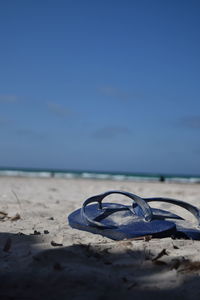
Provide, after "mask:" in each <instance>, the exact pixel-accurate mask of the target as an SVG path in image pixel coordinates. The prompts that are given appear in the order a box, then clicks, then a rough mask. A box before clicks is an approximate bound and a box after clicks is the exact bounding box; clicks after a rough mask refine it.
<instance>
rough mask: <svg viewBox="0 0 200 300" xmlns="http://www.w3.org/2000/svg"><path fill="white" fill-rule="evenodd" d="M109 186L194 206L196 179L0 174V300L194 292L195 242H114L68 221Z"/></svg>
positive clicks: (199, 201)
mask: <svg viewBox="0 0 200 300" xmlns="http://www.w3.org/2000/svg"><path fill="white" fill-rule="evenodd" d="M111 189H112V190H113V189H120V190H125V191H130V192H133V193H135V194H138V195H139V196H142V197H151V196H157V197H158V196H163V197H164V196H165V197H171V198H177V199H180V200H184V201H187V202H190V203H192V204H194V205H196V206H200V185H198V184H174V183H141V182H137V183H135V182H124V181H123V182H120V181H117V182H116V181H103V180H81V179H80V180H79V179H76V180H74V179H73V180H72V179H54V178H52V179H38V178H11V177H10V178H9V177H7V178H4V177H0V211H1V212H4V213H7V215H3V214H2V213H0V218H1V219H0V226H1V233H0V262H1V263H0V299H1V300H3V299H10V300H11V299H12V300H14V299H16V300H21V299H22V300H23V299H26V300H29V299H46V298H47V299H99V300H100V299H102V300H103V299H122V298H123V299H149V297H152V299H161V297H162V298H163V299H169V297H171V299H200V288H199V286H200V285H199V284H200V278H199V274H200V242H198V241H190V240H173V239H171V238H164V239H152V240H150V241H145V240H137V241H136V240H133V241H129V240H126V241H120V242H117V241H112V240H110V239H108V238H104V237H102V236H100V235H94V234H91V233H88V232H83V231H78V230H75V229H71V228H70V227H69V226H68V224H67V215H68V214H69V213H70V212H72V211H73V210H75V209H77V208H79V207H80V206H81V204H82V202H83V201H84V200H85V199H86V198H87V197H90V196H92V195H95V194H98V193H101V192H105V191H107V190H111ZM112 199H116V196H114V197H113V198H112ZM117 199H120V200H121V201H123V199H124V197H118V198H117ZM160 207H162V208H165V209H166V208H167V209H168V208H170V209H171V206H170V205H169V204H161V205H160ZM173 208H174V207H173ZM173 211H174V212H178V213H180V214H181V215H182V216H184V217H187V218H188V219H190V220H192V221H193V218H192V215H191V214H190V213H187V212H186V211H184V210H183V209H180V208H174V209H173ZM16 213H18V214H19V215H20V217H21V218H20V219H19V220H12V219H11V217H15V215H16ZM14 219H15V218H14ZM34 231H35V234H34ZM37 233H38V234H37ZM59 244H60V246H56V245H59ZM159 254H160V256H161V257H160V258H159V257H158V255H159Z"/></svg>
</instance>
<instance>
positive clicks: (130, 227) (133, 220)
mask: <svg viewBox="0 0 200 300" xmlns="http://www.w3.org/2000/svg"><path fill="white" fill-rule="evenodd" d="M111 194H121V195H124V196H127V197H129V198H130V199H131V200H132V205H130V206H128V205H122V204H118V203H102V201H103V199H104V198H105V197H106V196H109V195H111ZM152 201H157V202H166V203H170V204H174V205H178V206H180V207H182V208H185V209H186V210H188V211H189V212H191V213H192V215H193V216H194V217H195V219H196V221H197V225H196V226H195V225H193V224H192V223H190V222H188V221H186V220H184V219H183V218H181V217H180V216H178V215H176V214H173V213H171V212H169V211H166V210H162V209H156V208H151V207H150V206H149V204H148V203H149V202H152ZM94 203H95V204H94ZM68 221H69V225H70V226H71V227H73V228H76V229H79V230H84V231H89V232H92V233H96V234H101V235H102V236H106V237H108V238H110V239H113V240H123V239H130V238H136V237H142V236H146V235H151V236H152V237H155V238H162V237H169V236H173V237H175V238H186V239H193V240H200V227H199V225H200V210H199V209H198V208H197V207H195V206H193V205H191V204H189V203H186V202H183V201H180V200H175V199H171V198H141V197H139V196H137V195H134V194H132V193H129V192H124V191H108V192H105V193H103V194H99V195H96V196H93V197H90V198H88V199H87V200H86V201H85V202H84V203H83V206H82V208H80V209H78V210H76V211H74V212H72V213H71V214H70V215H69V216H68Z"/></svg>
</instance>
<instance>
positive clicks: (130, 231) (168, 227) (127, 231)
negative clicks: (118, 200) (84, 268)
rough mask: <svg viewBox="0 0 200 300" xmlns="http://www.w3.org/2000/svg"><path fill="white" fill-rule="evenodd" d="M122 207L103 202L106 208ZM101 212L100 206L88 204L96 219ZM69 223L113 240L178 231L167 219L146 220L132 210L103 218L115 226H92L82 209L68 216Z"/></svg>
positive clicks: (103, 221) (91, 214)
mask: <svg viewBox="0 0 200 300" xmlns="http://www.w3.org/2000/svg"><path fill="white" fill-rule="evenodd" d="M117 206H118V207H119V208H122V207H125V206H123V205H117V204H112V203H105V204H103V207H104V208H116V207H117ZM98 214H99V210H98V206H97V205H96V204H92V205H89V206H87V215H88V217H90V218H93V219H95V218H96V217H97V216H98ZM68 222H69V225H70V226H71V227H73V228H76V229H79V230H84V231H88V232H91V233H95V234H100V235H102V236H105V237H108V238H110V239H113V240H123V239H130V238H135V237H140V236H141V237H142V236H146V235H151V236H152V237H157V238H162V237H166V236H171V235H173V234H175V232H176V226H175V224H174V223H172V222H170V221H165V220H152V221H150V222H146V221H144V219H143V217H141V216H137V215H133V214H132V213H131V212H130V211H127V210H126V211H118V212H116V213H113V214H112V215H110V216H109V217H107V218H105V219H103V220H101V222H102V223H103V224H105V225H109V226H115V228H111V229H110V228H109V229H105V228H104V229H101V228H99V227H95V226H90V225H89V224H88V223H87V221H86V220H85V219H83V217H82V215H81V209H78V210H76V211H74V212H72V213H71V214H70V215H69V217H68Z"/></svg>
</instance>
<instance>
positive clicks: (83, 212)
mask: <svg viewBox="0 0 200 300" xmlns="http://www.w3.org/2000/svg"><path fill="white" fill-rule="evenodd" d="M111 194H121V195H124V196H127V197H129V198H131V199H132V200H133V205H134V204H135V203H136V204H137V205H138V206H139V207H140V208H141V209H142V212H143V215H144V220H145V221H147V222H150V221H151V220H152V217H153V214H152V211H151V208H150V206H149V205H148V203H147V202H146V201H145V200H144V199H142V198H140V197H139V196H137V195H134V194H132V193H128V192H124V191H108V192H105V193H102V194H99V195H96V196H93V197H90V198H88V199H87V200H85V202H84V203H83V206H82V209H81V215H82V218H83V219H84V220H85V221H86V222H87V223H88V224H89V225H91V226H94V227H99V228H102V229H108V228H116V227H117V226H113V225H104V224H102V223H100V222H98V221H95V220H93V219H91V218H89V217H88V216H87V213H86V206H87V205H88V204H90V203H93V202H97V203H98V205H99V209H102V200H103V199H104V198H105V197H107V196H108V195H111ZM127 209H129V208H127Z"/></svg>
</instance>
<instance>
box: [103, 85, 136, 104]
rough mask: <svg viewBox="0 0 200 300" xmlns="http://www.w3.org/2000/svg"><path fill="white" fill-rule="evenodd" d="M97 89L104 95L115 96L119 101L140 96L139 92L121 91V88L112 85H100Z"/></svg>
mask: <svg viewBox="0 0 200 300" xmlns="http://www.w3.org/2000/svg"><path fill="white" fill-rule="evenodd" d="M98 91H99V92H100V93H101V94H102V95H104V96H106V97H112V98H116V99H119V100H121V101H127V100H131V99H136V98H137V99H138V98H141V95H139V94H136V93H135V94H134V93H132V92H127V91H123V90H122V89H120V88H117V87H114V86H102V87H99V88H98Z"/></svg>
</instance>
